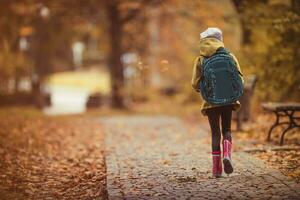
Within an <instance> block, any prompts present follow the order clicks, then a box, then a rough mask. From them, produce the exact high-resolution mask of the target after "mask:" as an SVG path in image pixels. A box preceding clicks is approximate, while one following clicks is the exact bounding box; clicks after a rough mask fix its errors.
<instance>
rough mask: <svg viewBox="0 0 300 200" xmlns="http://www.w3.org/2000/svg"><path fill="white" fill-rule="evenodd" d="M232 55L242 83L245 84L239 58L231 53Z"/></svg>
mask: <svg viewBox="0 0 300 200" xmlns="http://www.w3.org/2000/svg"><path fill="white" fill-rule="evenodd" d="M230 55H231V56H232V58H233V60H234V62H235V63H236V68H237V70H238V71H239V73H240V77H241V78H242V81H243V83H244V79H243V73H242V70H241V67H240V64H239V61H238V60H237V58H236V57H235V55H233V54H232V53H230Z"/></svg>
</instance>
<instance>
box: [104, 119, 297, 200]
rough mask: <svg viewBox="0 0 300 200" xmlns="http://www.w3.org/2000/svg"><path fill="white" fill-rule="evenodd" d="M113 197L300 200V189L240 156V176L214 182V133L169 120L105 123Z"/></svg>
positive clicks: (237, 160) (237, 156) (237, 157)
mask: <svg viewBox="0 0 300 200" xmlns="http://www.w3.org/2000/svg"><path fill="white" fill-rule="evenodd" d="M101 122H102V124H103V125H104V128H105V133H106V140H105V141H106V147H107V157H106V165H107V190H108V197H109V199H111V200H115V199H139V200H141V199H300V186H299V184H296V183H294V182H293V181H292V180H290V179H289V178H287V177H285V176H283V175H282V174H281V173H280V172H278V171H276V170H273V169H270V168H268V167H267V166H265V165H264V164H263V163H262V161H260V160H258V159H256V158H254V157H252V156H251V155H249V154H246V153H242V152H234V154H233V160H234V167H235V172H234V173H233V174H232V175H231V176H230V177H227V176H224V178H220V179H212V178H211V171H210V170H211V157H210V153H209V151H210V144H209V143H207V142H205V141H207V139H205V138H207V137H208V133H207V131H205V129H203V128H201V127H199V130H197V131H194V132H191V131H189V130H188V129H187V127H186V126H185V124H184V123H183V122H182V121H181V120H179V119H177V118H172V117H166V116H156V117H153V116H152V117H150V116H149V117H146V116H132V117H128V116H124V117H111V118H102V119H101Z"/></svg>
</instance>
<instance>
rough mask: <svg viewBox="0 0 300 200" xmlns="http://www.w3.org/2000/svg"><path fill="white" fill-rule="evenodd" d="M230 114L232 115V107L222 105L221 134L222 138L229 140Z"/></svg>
mask: <svg viewBox="0 0 300 200" xmlns="http://www.w3.org/2000/svg"><path fill="white" fill-rule="evenodd" d="M231 116H232V107H231V106H224V107H222V112H221V121H222V135H223V140H228V141H230V142H231V140H232V138H231Z"/></svg>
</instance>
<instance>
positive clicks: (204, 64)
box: [192, 28, 243, 178]
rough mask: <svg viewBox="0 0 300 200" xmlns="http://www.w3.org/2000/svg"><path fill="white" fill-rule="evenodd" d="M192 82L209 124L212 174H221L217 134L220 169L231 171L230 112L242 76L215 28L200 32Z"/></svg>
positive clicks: (237, 104) (240, 89)
mask: <svg viewBox="0 0 300 200" xmlns="http://www.w3.org/2000/svg"><path fill="white" fill-rule="evenodd" d="M192 86H193V88H194V89H195V90H196V91H197V92H200V93H201V96H202V98H203V104H202V108H201V112H202V114H204V115H207V116H208V121H209V125H210V128H211V134H212V161H213V162H212V164H213V167H212V174H213V177H216V178H218V177H221V175H222V158H221V147H220V143H221V134H222V145H223V149H222V150H223V165H224V171H225V173H226V174H231V173H232V172H233V166H232V161H231V149H232V137H231V115H232V111H233V110H238V109H239V108H240V102H239V101H238V100H239V98H240V97H241V95H242V94H243V79H242V73H241V69H240V66H239V64H238V61H237V59H236V57H235V56H234V55H233V54H232V53H230V52H229V51H228V50H227V49H226V48H225V47H224V44H223V37H222V31H221V30H220V29H218V28H208V29H207V30H205V31H204V32H202V33H201V34H200V56H199V57H197V58H196V60H195V62H194V68H193V76H192ZM220 121H221V127H220Z"/></svg>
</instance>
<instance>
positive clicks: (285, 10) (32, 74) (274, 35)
mask: <svg viewBox="0 0 300 200" xmlns="http://www.w3.org/2000/svg"><path fill="white" fill-rule="evenodd" d="M212 13H213V14H212ZM208 26H216V27H220V28H221V29H222V30H223V33H224V40H225V45H226V47H227V48H229V49H230V50H231V51H232V52H233V53H235V54H236V55H237V57H238V58H239V59H240V61H241V64H242V68H243V71H244V73H245V75H246V76H247V75H248V74H256V75H258V77H259V82H258V88H257V90H256V94H257V97H258V100H259V101H262V100H274V101H285V100H299V98H300V96H299V85H300V83H299V80H300V78H299V77H300V74H299V73H300V72H299V62H298V61H297V57H299V50H298V46H299V42H300V41H299V37H297V35H299V30H300V23H299V1H297V0H284V1H278V0H263V1H259V0H251V1H250V0H222V1H220V0H218V1H217V0H210V1H209V0H205V1H204V0H203V1H197V0H190V1H182V0H166V1H161V0H124V1H117V0H112V1H104V0H86V1H83V0H76V1H69V0H45V1H39V0H22V1H21V0H2V1H1V2H0V29H1V34H0V46H1V49H0V69H1V72H0V76H1V88H0V89H1V93H2V94H5V93H11V92H18V88H19V87H17V86H18V85H19V82H20V80H21V79H22V78H24V77H28V78H29V79H30V80H31V82H32V86H33V87H32V89H33V90H32V91H33V93H32V94H33V97H34V98H35V99H37V102H39V96H40V93H41V84H42V83H43V82H44V81H45V79H46V78H47V77H48V76H49V75H51V74H52V73H54V72H61V71H72V70H80V69H86V68H88V67H90V66H91V65H93V64H95V66H97V67H98V68H105V69H107V70H108V71H109V72H110V75H111V87H112V90H111V97H112V105H113V106H114V107H120V108H122V107H124V105H125V103H126V102H125V100H126V99H127V98H128V96H129V93H128V91H127V89H128V88H129V87H130V88H131V89H130V90H131V91H133V93H135V94H134V95H137V96H138V95H144V96H147V95H149V93H151V92H152V91H153V90H152V89H151V88H155V89H159V90H163V91H169V92H170V91H173V93H174V94H175V99H176V100H179V102H181V103H189V102H191V101H195V100H198V94H196V93H195V92H194V91H193V90H192V88H191V86H190V78H191V71H192V64H193V60H194V58H195V57H196V56H198V51H199V48H198V42H199V33H200V32H201V31H203V30H205V29H206V28H207V27H208ZM76 42H81V43H83V44H84V45H85V46H86V50H84V54H83V55H84V63H83V66H80V68H78V67H76V65H75V64H74V62H73V60H72V59H73V57H72V45H74V43H76ZM91 49H94V50H93V51H91ZM91 52H92V53H91ZM126 55H127V56H128V55H131V56H132V55H135V57H136V58H135V60H136V61H135V62H136V63H135V64H133V65H132V66H130V67H133V68H134V69H131V70H134V71H135V73H136V75H135V78H136V79H138V82H134V83H133V84H126V81H127V80H126V77H125V76H126V74H128V73H127V72H128V71H130V70H128V69H129V67H128V66H127V64H126V63H124V58H125V57H126ZM94 60H96V61H95V62H94ZM125 60H126V59H125ZM12 83H13V84H12ZM12 85H14V87H12ZM12 88H14V89H13V90H12ZM145 91H150V92H149V93H148V94H146V92H145Z"/></svg>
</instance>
